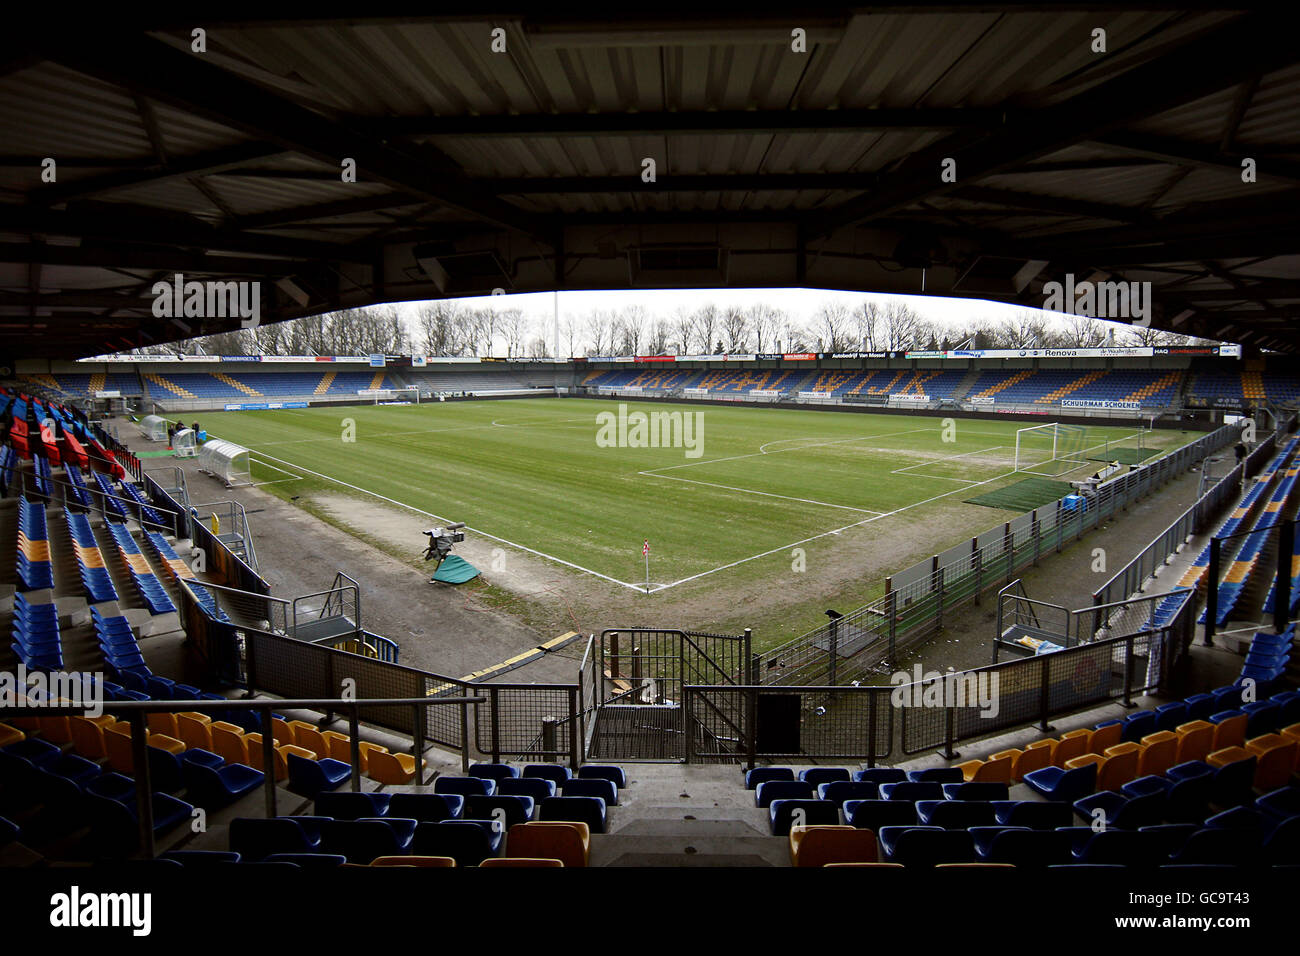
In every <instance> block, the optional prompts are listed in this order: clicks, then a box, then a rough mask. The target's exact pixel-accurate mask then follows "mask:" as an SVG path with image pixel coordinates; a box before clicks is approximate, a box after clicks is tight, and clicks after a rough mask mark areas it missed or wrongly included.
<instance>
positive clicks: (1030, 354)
mask: <svg viewBox="0 0 1300 956" xmlns="http://www.w3.org/2000/svg"><path fill="white" fill-rule="evenodd" d="M954 354H955V353H954ZM1153 354H1154V351H1153V350H1152V349H1151V348H1150V347H1146V346H1132V347H1128V346H1125V347H1116V348H1097V349H983V350H982V351H980V352H979V353H978V354H977V355H974V356H972V355H971V354H970V353H962V356H963V357H964V358H969V357H974V358H1126V357H1127V358H1150V357H1151V356H1152V355H1153Z"/></svg>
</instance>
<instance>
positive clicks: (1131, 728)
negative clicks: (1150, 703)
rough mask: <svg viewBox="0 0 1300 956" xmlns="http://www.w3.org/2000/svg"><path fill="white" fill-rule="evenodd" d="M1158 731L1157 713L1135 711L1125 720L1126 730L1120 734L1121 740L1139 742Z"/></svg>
mask: <svg viewBox="0 0 1300 956" xmlns="http://www.w3.org/2000/svg"><path fill="white" fill-rule="evenodd" d="M1158 729H1159V727H1157V726H1156V713H1155V711H1151V710H1138V711H1134V712H1133V713H1131V714H1129V715H1128V716H1126V717H1125V718H1124V729H1123V731H1122V732H1121V733H1120V740H1122V741H1126V742H1127V741H1133V742H1137V741H1139V740H1141V739H1142V738H1143V737H1145V736H1146V735H1147V734H1153V733H1155V732H1156V731H1157V730H1158Z"/></svg>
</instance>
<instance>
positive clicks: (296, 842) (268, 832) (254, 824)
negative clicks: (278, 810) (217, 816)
mask: <svg viewBox="0 0 1300 956" xmlns="http://www.w3.org/2000/svg"><path fill="white" fill-rule="evenodd" d="M229 836H230V849H231V850H233V851H234V852H236V853H238V854H239V855H240V857H241V858H243V859H245V860H251V861H256V860H264V859H266V858H267V857H268V856H270V855H271V854H273V853H312V852H314V851H315V850H316V849H318V848H319V846H320V837H319V836H315V835H309V834H308V832H307V830H306V829H305V828H304V827H303V825H302V822H301V821H299V820H298V819H296V818H291V817H271V818H269V819H264V818H262V817H236V818H235V819H234V820H231V821H230V835H229Z"/></svg>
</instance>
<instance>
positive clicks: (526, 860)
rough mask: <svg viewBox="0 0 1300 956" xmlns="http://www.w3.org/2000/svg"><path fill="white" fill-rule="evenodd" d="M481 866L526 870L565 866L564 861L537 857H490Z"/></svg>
mask: <svg viewBox="0 0 1300 956" xmlns="http://www.w3.org/2000/svg"><path fill="white" fill-rule="evenodd" d="M479 866H481V867H484V868H486V869H501V868H515V867H519V868H525V869H555V868H557V867H560V868H562V867H563V866H564V861H563V860H548V859H545V858H542V857H536V856H516V857H509V856H493V857H488V858H487V859H486V860H484V861H483V862H482V863H480V864H479Z"/></svg>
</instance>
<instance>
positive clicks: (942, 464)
mask: <svg viewBox="0 0 1300 956" xmlns="http://www.w3.org/2000/svg"><path fill="white" fill-rule="evenodd" d="M656 413H662V414H661V415H660V417H658V418H656V417H655V416H656ZM638 415H642V416H646V418H647V419H649V421H642V420H641V419H639V418H638ZM1045 421H1050V419H1043V418H1038V419H1036V420H1033V421H1031V422H1025V421H1022V420H1019V419H1015V420H1007V421H989V420H969V419H944V418H932V417H923V416H910V415H881V414H874V415H873V414H869V413H834V412H823V411H815V410H799V409H778V408H771V407H754V406H739V405H738V406H734V407H733V406H715V405H709V406H698V405H689V404H659V403H648V402H644V403H643V402H633V403H626V404H623V405H621V406H620V403H619V402H618V401H617V400H613V399H611V400H589V399H559V398H554V399H518V400H500V401H480V402H454V403H452V402H448V403H437V402H434V403H426V404H421V405H376V406H347V407H332V408H311V409H301V410H278V411H252V412H223V413H216V414H207V415H204V416H203V422H204V426H205V428H206V430H207V431H208V434H209V435H210V436H212V437H218V438H224V439H227V440H230V441H233V442H236V443H238V444H240V445H243V446H244V447H246V448H248V449H250V452H251V453H250V456H249V457H250V465H251V475H252V479H253V481H254V482H256V483H259V484H262V486H263V487H264V488H265V489H266V490H268V491H272V492H274V493H276V494H278V495H280V496H282V497H286V498H288V497H292V496H299V497H302V498H305V499H306V501H310V500H311V498H312V496H313V495H316V494H335V495H336V494H338V493H340V492H342V493H344V494H347V495H350V496H353V497H357V498H361V499H370V500H371V501H372V502H380V503H386V504H388V505H390V506H391V505H394V504H396V505H402V506H406V507H407V508H410V509H413V510H414V511H415V512H419V513H418V514H412V542H411V544H412V548H414V547H415V545H417V544H418V543H419V541H421V540H423V539H422V538H421V537H420V535H419V534H418V531H419V530H423V529H424V528H426V527H430V526H432V525H434V524H438V523H444V522H451V521H464V522H466V523H467V524H468V525H469V528H470V531H471V533H472V534H474V535H478V536H482V537H484V538H486V539H488V540H490V541H495V542H498V544H499V546H502V547H505V548H518V549H522V550H523V551H526V552H529V553H531V554H534V555H537V556H540V557H541V558H544V559H547V560H550V561H553V562H556V563H557V564H559V565H562V566H565V567H567V568H569V569H571V571H573V572H574V573H577V574H581V575H590V576H592V577H593V578H595V579H599V580H601V581H605V582H607V583H608V584H610V585H614V586H618V587H626V588H629V589H632V590H637V591H645V590H646V571H645V559H644V557H643V555H642V544H643V542H645V541H648V542H649V545H650V562H649V564H650V568H649V579H650V583H649V589H650V591H651V592H656V593H657V592H662V591H666V590H669V589H672V588H677V587H679V586H681V585H683V584H686V583H688V582H692V581H700V580H702V579H707V578H711V577H712V578H715V579H717V578H718V577H719V576H720V575H723V574H724V572H732V573H733V577H732V578H731V581H732V583H735V581H737V580H744V581H749V582H752V581H754V580H756V579H758V577H759V576H761V575H762V574H763V573H764V572H763V571H762V570H761V568H762V567H763V562H762V559H763V558H768V557H770V556H773V555H778V554H782V555H788V554H790V553H791V552H792V550H793V549H796V548H815V547H816V546H817V544H818V542H822V541H826V540H828V539H831V538H836V537H838V536H851V537H852V539H853V540H855V541H859V540H860V541H861V542H862V543H863V545H864V547H870V545H871V542H872V540H873V531H874V530H875V529H876V528H880V527H882V524H881V523H882V522H886V521H889V522H891V523H893V525H894V526H895V527H897V523H898V522H899V521H900V520H901V521H904V522H915V523H916V524H917V525H918V526H919V525H923V524H926V523H929V522H934V521H938V520H946V516H951V514H952V513H953V510H952V509H953V508H954V507H957V508H965V509H970V513H968V514H967V515H966V520H965V521H964V522H960V523H959V524H961V525H962V526H961V527H954V529H953V535H954V543H955V541H956V540H961V538H962V536H963V535H968V534H969V533H971V532H970V526H971V523H972V522H974V523H975V524H976V525H978V526H979V527H978V528H976V530H983V528H984V527H992V526H994V525H995V524H998V523H1000V522H1002V521H1005V520H1008V519H1009V518H1010V517H1011V515H1012V512H1009V511H1004V510H1000V509H998V508H981V507H980V506H979V505H973V504H966V503H965V502H967V501H968V500H969V499H971V498H974V497H976V496H978V495H981V494H984V493H986V492H988V491H992V490H996V489H998V488H1000V487H1004V486H1007V485H1010V484H1014V483H1016V482H1017V481H1020V480H1021V479H1023V478H1024V477H1025V475H1023V474H1019V473H1016V472H1015V470H1014V463H1015V444H1016V430H1017V429H1019V428H1023V427H1025V426H1026V425H1027V424H1042V423H1043V422H1045ZM1139 433H1140V426H1139V425H1137V424H1134V425H1132V426H1118V427H1092V426H1089V427H1088V429H1087V432H1086V445H1087V447H1086V449H1084V450H1085V451H1086V452H1087V454H1084V455H1082V456H1081V457H1083V458H1085V459H1086V458H1087V457H1089V456H1090V455H1094V454H1104V453H1105V452H1106V451H1107V449H1108V448H1110V447H1112V446H1113V447H1121V446H1133V445H1135V444H1136V443H1137V442H1138V441H1139V440H1140V441H1142V442H1143V443H1144V445H1145V448H1147V449H1154V450H1155V451H1156V453H1157V454H1161V453H1164V452H1165V451H1167V450H1169V449H1172V448H1174V447H1177V446H1179V445H1181V444H1184V443H1185V442H1187V441H1189V440H1191V439H1192V438H1194V437H1195V436H1194V435H1191V434H1188V433H1184V432H1178V431H1155V432H1147V433H1145V435H1143V436H1141V437H1140V438H1139ZM652 445H658V446H659V447H652ZM665 446H668V447H665ZM1097 467H1098V466H1097V465H1096V464H1095V463H1093V464H1091V465H1085V466H1080V467H1079V468H1077V469H1076V470H1075V471H1073V472H1066V473H1064V474H1061V475H1057V476H1055V477H1056V478H1057V479H1058V480H1061V481H1068V480H1069V479H1070V478H1079V477H1082V476H1084V475H1086V474H1090V473H1091V472H1092V471H1094V470H1096V468H1097ZM304 503H306V502H304ZM873 526H875V527H874V528H873ZM902 557H903V555H900V561H899V565H898V567H899V568H901V567H902V566H903V563H904V562H903V561H902V560H901V558H902ZM780 561H781V563H782V564H783V565H784V567H785V568H786V569H787V570H788V568H789V558H788V557H786V556H782V557H781V558H780ZM737 573H739V575H740V577H739V578H736V577H734V575H735V574H737ZM718 583H721V581H720V580H719V581H718Z"/></svg>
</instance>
